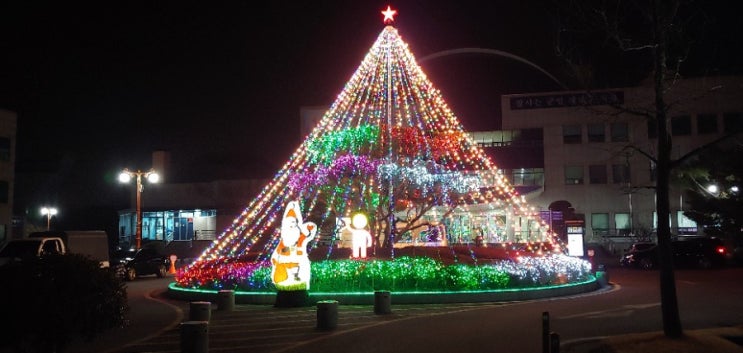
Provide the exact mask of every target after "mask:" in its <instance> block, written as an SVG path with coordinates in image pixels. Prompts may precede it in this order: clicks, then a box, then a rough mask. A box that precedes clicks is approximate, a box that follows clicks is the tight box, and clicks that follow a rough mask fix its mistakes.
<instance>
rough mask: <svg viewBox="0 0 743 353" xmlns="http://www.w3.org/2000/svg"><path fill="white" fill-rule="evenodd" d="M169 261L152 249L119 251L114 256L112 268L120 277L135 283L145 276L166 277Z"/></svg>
mask: <svg viewBox="0 0 743 353" xmlns="http://www.w3.org/2000/svg"><path fill="white" fill-rule="evenodd" d="M169 261H170V260H168V259H167V258H166V257H165V256H163V255H162V254H160V253H159V252H158V251H157V250H155V249H152V248H143V249H139V250H136V249H129V250H117V251H116V252H115V253H114V255H113V256H112V262H111V266H112V267H114V268H115V270H116V273H117V274H118V275H119V276H120V277H122V278H124V279H126V280H127V281H133V280H134V279H136V278H137V277H138V276H143V275H156V276H157V277H165V276H166V275H167V274H168V265H169V264H170V262H169Z"/></svg>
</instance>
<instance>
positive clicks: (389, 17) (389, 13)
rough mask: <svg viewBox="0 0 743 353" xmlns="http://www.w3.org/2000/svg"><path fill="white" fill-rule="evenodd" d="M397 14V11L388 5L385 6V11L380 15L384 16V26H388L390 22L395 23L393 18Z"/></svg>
mask: <svg viewBox="0 0 743 353" xmlns="http://www.w3.org/2000/svg"><path fill="white" fill-rule="evenodd" d="M396 14H397V10H393V9H392V8H391V7H390V6H389V5H387V10H384V11H382V15H384V20H383V21H384V24H386V25H387V24H390V23H392V22H395V18H394V17H393V16H395V15H396Z"/></svg>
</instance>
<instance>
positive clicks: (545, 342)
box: [542, 311, 550, 353]
mask: <svg viewBox="0 0 743 353" xmlns="http://www.w3.org/2000/svg"><path fill="white" fill-rule="evenodd" d="M549 334H550V313H549V312H548V311H545V312H542V353H550V336H549Z"/></svg>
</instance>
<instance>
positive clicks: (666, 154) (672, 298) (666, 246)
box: [653, 0, 683, 338]
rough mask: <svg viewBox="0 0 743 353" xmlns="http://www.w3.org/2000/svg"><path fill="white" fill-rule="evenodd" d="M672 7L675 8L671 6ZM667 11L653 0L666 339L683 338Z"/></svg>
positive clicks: (658, 0) (659, 1)
mask: <svg viewBox="0 0 743 353" xmlns="http://www.w3.org/2000/svg"><path fill="white" fill-rule="evenodd" d="M670 6H673V5H670ZM666 9H667V8H664V6H663V0H655V1H654V13H653V15H654V17H655V18H654V20H655V21H654V22H655V28H654V31H655V33H654V34H655V38H656V41H657V46H656V48H655V51H654V53H653V54H654V55H653V60H654V65H653V66H654V70H655V72H654V76H653V82H654V86H655V87H654V89H655V123H656V124H657V129H658V158H657V161H658V162H657V166H656V172H657V178H656V212H657V214H658V228H657V229H658V230H657V231H658V233H657V235H658V250H659V251H658V253H659V256H660V258H659V261H660V301H661V312H662V317H663V332H664V333H665V335H666V336H667V337H671V338H678V337H681V336H683V331H682V329H681V318H680V316H679V309H678V299H677V296H676V279H675V277H674V272H673V258H672V255H671V228H670V224H669V215H670V200H669V181H670V168H671V136H670V135H669V131H668V117H667V107H666V104H665V100H664V98H663V95H664V84H665V73H666V50H667V47H666V34H667V32H668V28H667V24H668V22H667V19H668V18H667V17H666V16H667V15H668V13H666V11H667V10H666Z"/></svg>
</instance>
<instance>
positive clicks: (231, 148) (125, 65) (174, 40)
mask: <svg viewBox="0 0 743 353" xmlns="http://www.w3.org/2000/svg"><path fill="white" fill-rule="evenodd" d="M276 3H277V4H274V2H272V1H265V2H255V1H218V2H211V1H210V2H197V1H148V2H144V1H126V2H114V3H111V2H83V3H69V2H57V3H52V2H34V1H15V2H13V3H11V4H7V3H3V4H2V5H0V52H2V55H0V107H2V108H6V109H10V110H14V111H16V112H17V113H18V136H17V137H18V138H17V150H16V179H17V180H16V182H17V184H16V209H17V210H18V211H19V212H23V211H24V209H25V210H28V209H30V208H33V209H34V212H35V207H37V206H38V205H39V204H41V203H57V204H60V203H61V204H64V203H67V204H69V203H70V202H71V201H70V200H69V199H70V198H71V197H74V198H77V199H78V200H76V201H75V202H77V203H78V204H85V203H92V204H99V205H105V207H112V208H126V207H128V206H129V205H128V199H127V197H128V193H129V192H130V191H131V187H129V188H127V187H124V186H121V185H118V183H117V182H116V180H115V178H116V175H117V174H118V172H119V171H120V170H121V169H122V168H124V167H128V168H130V169H143V170H144V169H148V168H149V167H150V166H151V153H152V151H154V150H167V151H170V153H171V158H172V170H171V171H170V173H169V175H168V177H169V181H171V182H197V181H211V180H217V179H241V178H250V177H271V176H273V174H274V173H275V172H276V171H277V169H278V168H279V167H280V166H281V165H283V163H284V162H285V161H286V159H287V158H288V157H289V156H290V155H291V153H292V152H293V151H294V150H295V149H296V148H297V147H298V146H299V143H300V140H301V138H302V137H300V136H299V110H300V107H301V106H318V105H329V104H330V103H332V102H333V101H334V99H335V97H336V95H337V94H338V93H340V91H341V90H342V88H343V86H344V84H345V83H346V81H347V80H348V79H349V78H350V77H351V74H352V73H353V72H354V71H355V70H356V68H357V67H358V65H359V64H360V63H361V60H362V59H363V57H364V55H365V54H366V53H367V51H368V50H369V49H370V47H371V45H372V44H373V43H374V41H375V40H376V38H377V36H378V35H379V33H380V32H381V30H382V28H383V27H384V25H383V23H382V15H381V13H380V11H382V10H383V9H384V8H386V6H387V5H388V2H386V1H279V2H276ZM543 3H544V1H489V2H484V1H469V0H462V1H435V0H430V1H423V0H417V1H413V0H408V1H397V2H394V3H390V5H392V7H393V8H395V9H397V10H398V16H397V17H396V21H395V23H394V26H395V27H397V29H398V30H399V32H400V34H401V36H402V38H403V40H405V41H406V42H407V43H408V44H409V45H410V49H411V50H412V52H413V53H414V55H416V57H417V58H419V59H421V58H424V57H426V56H428V55H431V54H434V53H437V52H440V51H443V50H448V49H457V48H467V47H476V48H488V49H497V50H501V51H505V52H509V53H512V54H514V55H518V56H521V57H523V58H525V59H527V60H529V61H531V62H533V63H535V64H536V65H539V66H540V67H542V68H544V69H546V70H547V71H549V72H551V73H553V74H554V75H555V76H558V77H561V74H562V72H561V71H560V68H561V66H560V63H559V59H558V58H557V57H556V54H555V50H554V36H555V34H556V30H555V29H554V27H553V26H552V25H551V22H550V21H551V20H550V17H549V16H548V11H547V10H545V6H543ZM737 28H739V26H738V27H737ZM738 34H740V33H738ZM421 66H422V67H423V70H424V71H425V72H426V73H427V75H428V77H429V79H431V81H432V82H433V83H434V85H435V86H436V87H437V88H439V89H440V90H441V91H442V93H443V95H444V98H445V99H446V100H447V102H448V103H449V105H450V106H451V107H452V108H453V110H454V112H455V114H456V115H457V117H458V118H459V119H460V121H461V122H462V124H463V125H464V127H465V129H467V130H485V129H497V128H499V127H500V95H503V94H511V93H523V92H538V91H548V90H559V89H560V87H559V86H558V85H557V84H555V83H554V82H552V81H551V80H550V79H549V78H548V77H546V76H545V75H543V74H541V73H539V72H538V71H536V70H535V69H532V68H529V67H528V66H526V65H525V64H523V63H519V62H516V61H514V60H510V59H505V58H501V57H496V56H484V55H472V54H470V55H456V56H448V57H442V58H438V59H435V60H430V61H425V62H423V63H422V64H421ZM122 200H123V204H122ZM248 201H249V200H246V203H247V202H248ZM78 206H79V205H78Z"/></svg>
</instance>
